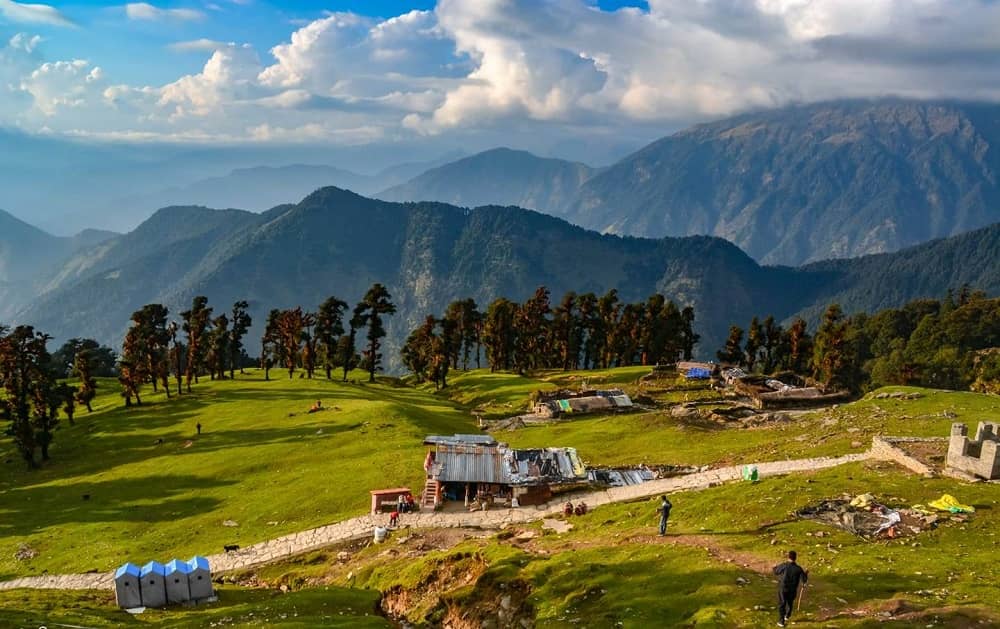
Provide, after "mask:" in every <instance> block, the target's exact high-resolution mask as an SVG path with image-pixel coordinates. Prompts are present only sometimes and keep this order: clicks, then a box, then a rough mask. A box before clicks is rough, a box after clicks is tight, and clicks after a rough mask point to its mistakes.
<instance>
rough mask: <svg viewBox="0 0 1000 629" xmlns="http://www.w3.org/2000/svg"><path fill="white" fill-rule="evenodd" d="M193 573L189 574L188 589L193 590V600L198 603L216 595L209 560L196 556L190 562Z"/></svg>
mask: <svg viewBox="0 0 1000 629" xmlns="http://www.w3.org/2000/svg"><path fill="white" fill-rule="evenodd" d="M188 566H189V567H190V568H191V572H189V573H188V587H189V588H190V589H191V600H193V601H198V600H201V599H203V598H209V597H211V596H212V595H214V594H215V592H214V591H213V590H212V571H211V569H210V568H209V566H208V559H205V558H204V557H198V556H194V557H192V558H191V560H190V561H188Z"/></svg>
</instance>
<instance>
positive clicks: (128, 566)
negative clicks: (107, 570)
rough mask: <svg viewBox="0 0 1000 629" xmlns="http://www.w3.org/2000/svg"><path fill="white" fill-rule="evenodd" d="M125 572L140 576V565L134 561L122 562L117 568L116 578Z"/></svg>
mask: <svg viewBox="0 0 1000 629" xmlns="http://www.w3.org/2000/svg"><path fill="white" fill-rule="evenodd" d="M123 574H130V575H132V576H134V577H137V576H139V566H137V565H135V564H134V563H125V564H122V565H121V566H120V567H119V568H118V569H117V570H115V578H116V579H117V578H118V577H120V576H122V575H123Z"/></svg>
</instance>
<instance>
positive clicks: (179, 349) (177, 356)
mask: <svg viewBox="0 0 1000 629" xmlns="http://www.w3.org/2000/svg"><path fill="white" fill-rule="evenodd" d="M179 330H180V326H178V325H177V322H176V321H171V322H170V323H169V324H168V325H167V335H168V336H169V337H170V352H169V359H170V364H171V365H173V369H174V378H176V380H177V395H181V394H182V392H183V389H182V384H183V382H184V364H185V363H186V359H187V357H186V356H185V351H186V346H185V345H184V343H182V342H181V341H180V340H179V339H178V338H177V332H178V331H179Z"/></svg>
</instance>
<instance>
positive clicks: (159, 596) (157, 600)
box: [139, 561, 167, 607]
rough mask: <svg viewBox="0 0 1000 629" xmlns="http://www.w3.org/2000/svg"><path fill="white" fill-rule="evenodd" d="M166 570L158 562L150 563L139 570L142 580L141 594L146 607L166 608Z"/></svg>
mask: <svg viewBox="0 0 1000 629" xmlns="http://www.w3.org/2000/svg"><path fill="white" fill-rule="evenodd" d="M165 574H166V569H165V568H164V567H163V564H162V563H160V562H158V561H150V562H149V563H148V564H146V565H145V566H143V567H142V569H141V570H139V577H140V578H141V579H142V586H141V588H140V592H141V593H142V604H143V605H144V606H146V607H165V606H166V604H167V589H166V584H165V583H164V575H165Z"/></svg>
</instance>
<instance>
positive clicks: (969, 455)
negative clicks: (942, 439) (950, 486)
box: [947, 422, 1000, 480]
mask: <svg viewBox="0 0 1000 629" xmlns="http://www.w3.org/2000/svg"><path fill="white" fill-rule="evenodd" d="M947 461H948V467H950V468H953V469H955V470H958V471H960V472H965V473H966V474H971V475H972V476H976V477H978V478H982V479H985V480H996V479H1000V424H997V423H995V422H979V427H978V428H977V429H976V438H975V439H969V428H968V427H967V426H966V425H965V424H961V423H955V424H952V425H951V437H950V440H949V442H948V459H947Z"/></svg>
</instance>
